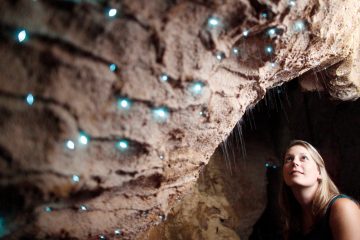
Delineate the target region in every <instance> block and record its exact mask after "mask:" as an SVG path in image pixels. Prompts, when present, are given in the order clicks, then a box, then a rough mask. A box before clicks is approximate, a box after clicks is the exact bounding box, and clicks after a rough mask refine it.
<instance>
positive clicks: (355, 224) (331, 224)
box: [281, 140, 360, 240]
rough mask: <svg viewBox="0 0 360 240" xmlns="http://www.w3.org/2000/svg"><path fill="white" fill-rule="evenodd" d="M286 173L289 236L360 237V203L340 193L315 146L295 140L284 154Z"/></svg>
mask: <svg viewBox="0 0 360 240" xmlns="http://www.w3.org/2000/svg"><path fill="white" fill-rule="evenodd" d="M355 160H358V159H355ZM282 173H283V179H284V183H283V186H282V192H281V207H282V208H283V216H284V237H285V239H290V240H292V239H317V240H320V239H338V240H354V239H358V240H360V209H359V205H358V203H356V202H355V201H354V200H353V199H350V198H349V197H348V196H346V195H341V194H339V190H338V189H337V187H336V186H335V184H334V183H333V181H332V180H331V179H330V177H329V175H328V173H327V172H326V169H325V163H324V160H323V159H322V157H321V156H320V154H319V153H318V151H317V150H316V149H315V148H314V147H313V146H311V145H310V144H309V143H307V142H305V141H301V140H295V141H292V142H291V143H290V145H289V147H288V148H287V151H286V153H285V156H284V163H283V171H282Z"/></svg>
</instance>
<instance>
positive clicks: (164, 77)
mask: <svg viewBox="0 0 360 240" xmlns="http://www.w3.org/2000/svg"><path fill="white" fill-rule="evenodd" d="M159 79H160V81H162V82H166V81H167V80H169V76H168V75H167V74H166V73H162V74H161V75H160V76H159Z"/></svg>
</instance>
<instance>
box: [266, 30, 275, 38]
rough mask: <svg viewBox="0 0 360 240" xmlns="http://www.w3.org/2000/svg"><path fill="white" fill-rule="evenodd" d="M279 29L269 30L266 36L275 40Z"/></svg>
mask: <svg viewBox="0 0 360 240" xmlns="http://www.w3.org/2000/svg"><path fill="white" fill-rule="evenodd" d="M276 30H277V29H276V28H270V29H268V30H267V32H266V34H267V35H268V36H269V37H270V38H273V37H275V36H276V35H277V31H276Z"/></svg>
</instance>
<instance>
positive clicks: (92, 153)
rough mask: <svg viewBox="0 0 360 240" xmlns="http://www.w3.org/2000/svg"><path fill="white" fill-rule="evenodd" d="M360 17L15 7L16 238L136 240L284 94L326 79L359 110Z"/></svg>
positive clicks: (125, 6) (297, 8)
mask: <svg viewBox="0 0 360 240" xmlns="http://www.w3.org/2000/svg"><path fill="white" fill-rule="evenodd" d="M111 8H112V9H113V10H114V9H116V10H117V15H114V16H112V15H111V16H110V15H109V13H110V9H111ZM359 9H360V4H359V2H358V1H357V0H347V1H342V2H339V1H335V0H334V1H315V0H308V1H296V4H295V5H294V6H292V5H289V2H288V1H287V0H284V1H277V0H276V1H268V2H267V3H266V4H265V3H264V2H262V1H252V0H251V1H246V0H243V1H231V0H228V1H220V0H219V1H217V0H215V1H162V0H154V1H145V0H144V1H130V0H129V1H127V0H124V1H115V0H109V1H107V0H100V1H94V0H77V1H75V0H69V1H60V0H36V1H29V0H16V1H14V0H4V1H1V2H0V40H1V44H0V55H1V58H0V71H1V76H0V83H1V84H0V113H1V114H0V120H1V121H0V131H1V135H0V189H1V192H2V193H7V194H1V200H0V201H1V203H4V204H2V206H6V207H3V208H1V209H0V210H1V216H2V218H1V219H2V220H3V223H4V224H3V225H4V226H5V233H11V234H10V235H9V236H11V237H12V238H20V237H21V236H30V237H32V238H52V239H56V238H74V239H86V238H88V239H92V238H98V237H109V238H111V237H118V236H121V237H122V238H125V239H133V238H135V237H136V236H138V235H139V234H140V233H143V232H144V231H146V230H147V229H149V228H150V227H151V226H153V225H155V224H158V223H159V222H162V221H163V219H164V218H165V216H167V215H168V214H169V213H170V210H171V209H172V206H173V205H174V204H175V203H176V201H177V198H180V199H181V198H182V197H183V196H185V195H186V194H187V193H188V192H191V189H194V186H195V185H194V184H195V182H196V181H197V179H198V178H199V174H200V173H199V171H200V169H201V168H202V167H203V166H204V165H206V164H207V163H208V161H209V160H210V157H211V155H212V154H213V152H214V150H215V149H216V148H217V147H218V145H219V144H220V143H221V142H222V141H224V140H225V139H226V137H227V136H228V135H229V133H230V132H231V130H232V129H233V128H234V126H235V125H236V123H237V122H238V120H239V119H240V118H241V117H242V116H243V114H244V113H245V112H246V109H247V108H248V107H249V106H254V105H255V104H256V103H257V102H258V101H260V100H261V99H262V98H263V97H264V96H265V93H266V92H267V91H268V90H269V89H270V88H272V87H275V86H277V85H280V84H282V83H284V82H287V81H289V80H291V79H293V78H295V77H297V76H303V75H306V74H307V73H309V71H310V72H311V71H313V70H314V71H315V72H321V71H322V70H323V69H325V68H326V69H327V71H328V73H329V78H328V79H327V81H325V83H324V84H323V86H324V89H325V90H326V91H327V92H329V94H331V96H333V97H335V98H338V99H342V100H354V99H357V98H358V97H359V85H360V84H359V79H360V78H359V71H358V66H359V55H358V54H359V51H358V49H359V42H360V41H359V36H360V35H359V34H358V33H359V26H360V24H359V21H360V20H359V18H358V11H359ZM213 17H215V19H218V20H219V24H217V25H216V26H213V25H211V23H212V21H211V20H213ZM299 24H300V25H299ZM273 27H276V30H275V35H273V34H269V30H270V29H271V28H273ZM22 31H26V36H25V35H24V33H25V32H22ZM268 45H271V46H272V48H270V51H269V48H267V47H268ZM112 64H115V65H112ZM114 66H116V67H115V69H114ZM163 74H166V76H167V81H165V82H164V81H163V79H164V78H163V77H164V75H163ZM310 79H311V78H310ZM198 80H200V81H201V83H202V85H201V86H202V88H201V90H202V91H201V93H200V94H198V93H197V92H195V93H194V92H193V89H192V87H193V84H194V83H197V82H198ZM310 82H311V81H310ZM124 99H127V100H128V101H129V102H128V104H129V105H131V108H130V109H127V108H124V107H123V106H122V105H121V100H124ZM157 107H164V108H162V110H164V112H162V113H163V115H161V114H160V115H159V112H158V111H156V110H158V109H157ZM166 116H169V118H166ZM82 134H85V136H86V137H87V139H88V141H89V142H88V143H87V144H82V143H81V142H80V143H79V142H78V138H79V136H81V135H82ZM69 141H72V142H69ZM350 147H351V146H350ZM344 151H345V149H344ZM144 212H146V213H147V214H146V215H147V217H144V214H143V213H144ZM239 221H241V220H239ZM75 222H76V224H75ZM235 225H236V224H235ZM249 225H250V224H249ZM244 231H245V230H244Z"/></svg>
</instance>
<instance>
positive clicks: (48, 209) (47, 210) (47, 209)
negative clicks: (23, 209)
mask: <svg viewBox="0 0 360 240" xmlns="http://www.w3.org/2000/svg"><path fill="white" fill-rule="evenodd" d="M44 211H45V212H51V211H52V208H51V207H49V206H47V207H44Z"/></svg>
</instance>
